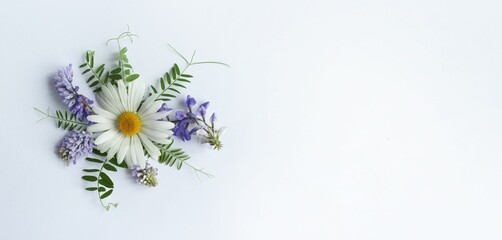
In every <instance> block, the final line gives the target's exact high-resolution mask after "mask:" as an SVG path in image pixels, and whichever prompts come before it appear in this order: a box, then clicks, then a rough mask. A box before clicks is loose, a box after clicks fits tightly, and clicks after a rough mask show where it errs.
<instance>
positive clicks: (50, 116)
mask: <svg viewBox="0 0 502 240" xmlns="http://www.w3.org/2000/svg"><path fill="white" fill-rule="evenodd" d="M33 109H35V110H36V111H38V112H39V113H41V114H43V115H45V116H46V117H44V118H42V119H45V118H52V119H56V120H60V121H63V122H68V123H74V124H79V125H82V126H86V127H87V124H85V123H83V122H79V121H72V120H67V119H61V118H58V117H56V116H53V115H50V114H49V111H48V110H47V113H45V112H43V111H42V110H40V109H38V108H35V107H34V108H33ZM42 119H40V120H38V121H41V120H42Z"/></svg>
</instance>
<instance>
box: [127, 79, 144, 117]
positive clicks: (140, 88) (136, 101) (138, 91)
mask: <svg viewBox="0 0 502 240" xmlns="http://www.w3.org/2000/svg"><path fill="white" fill-rule="evenodd" d="M134 83H135V85H134V88H132V94H131V92H129V98H130V101H131V103H130V104H131V108H132V109H133V110H134V111H135V112H136V111H137V110H138V107H139V105H140V104H141V100H143V95H144V94H145V84H144V83H136V82H134Z"/></svg>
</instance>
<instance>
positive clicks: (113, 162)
mask: <svg viewBox="0 0 502 240" xmlns="http://www.w3.org/2000/svg"><path fill="white" fill-rule="evenodd" d="M108 162H110V163H112V164H113V165H115V166H117V167H121V168H126V169H128V167H127V164H126V163H125V161H122V162H121V163H120V164H118V163H117V158H115V157H114V158H112V159H110V161H108Z"/></svg>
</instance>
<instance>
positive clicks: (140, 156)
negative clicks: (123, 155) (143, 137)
mask: <svg viewBox="0 0 502 240" xmlns="http://www.w3.org/2000/svg"><path fill="white" fill-rule="evenodd" d="M132 138H133V142H134V144H133V145H132V146H133V147H134V148H136V151H135V153H136V164H138V165H139V166H140V167H141V168H145V167H146V159H145V153H144V152H143V145H141V141H140V140H139V138H138V136H133V137H132Z"/></svg>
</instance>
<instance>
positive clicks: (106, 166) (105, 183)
mask: <svg viewBox="0 0 502 240" xmlns="http://www.w3.org/2000/svg"><path fill="white" fill-rule="evenodd" d="M93 153H94V154H95V155H96V157H94V158H91V157H87V158H86V159H85V160H87V161H89V162H93V163H98V164H101V167H100V168H99V169H98V168H90V169H84V170H83V171H84V172H85V174H92V173H95V174H96V175H84V176H82V179H84V180H85V181H88V182H95V183H96V186H95V187H87V188H85V190H87V191H96V192H97V193H98V198H99V201H100V202H101V205H102V206H103V208H105V209H106V210H110V207H111V206H113V207H117V206H118V203H108V204H105V203H103V199H105V198H107V197H109V196H110V195H111V194H112V193H113V190H114V188H115V185H114V183H113V180H112V179H111V178H110V176H109V175H108V174H106V172H105V171H109V172H116V171H117V167H120V168H125V169H127V165H125V163H124V162H122V163H121V164H118V163H117V159H116V158H113V159H111V160H107V159H106V154H104V153H101V152H99V151H98V150H96V149H94V150H93ZM101 158H105V159H101Z"/></svg>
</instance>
